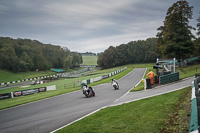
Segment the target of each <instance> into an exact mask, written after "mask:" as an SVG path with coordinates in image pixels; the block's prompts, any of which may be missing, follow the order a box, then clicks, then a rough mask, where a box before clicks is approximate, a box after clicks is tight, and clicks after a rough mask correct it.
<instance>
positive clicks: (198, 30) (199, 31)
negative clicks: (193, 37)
mask: <svg viewBox="0 0 200 133" xmlns="http://www.w3.org/2000/svg"><path fill="white" fill-rule="evenodd" d="M199 14H200V12H199ZM197 22H198V23H197V35H200V16H199V18H198V19H197Z"/></svg>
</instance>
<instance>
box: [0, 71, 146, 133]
mask: <svg viewBox="0 0 200 133" xmlns="http://www.w3.org/2000/svg"><path fill="white" fill-rule="evenodd" d="M145 70H146V69H145V68H137V69H134V70H133V71H131V72H130V73H129V74H127V75H126V76H124V77H123V78H121V79H119V80H118V83H119V86H120V89H119V90H114V88H113V87H112V86H111V84H110V83H107V84H103V85H99V86H95V87H93V88H94V89H95V93H96V96H95V97H91V98H85V97H84V95H83V94H82V91H81V90H79V91H75V92H71V93H67V94H64V95H60V96H56V97H52V98H48V99H44V100H40V101H37V102H33V103H29V104H25V105H22V106H17V107H14V108H10V109H5V110H1V111H0V132H1V133H49V132H51V131H54V130H56V129H58V128H60V127H62V126H64V125H67V124H69V123H71V122H73V121H74V120H77V119H79V118H81V117H83V116H85V115H87V114H89V113H91V112H93V111H95V110H97V109H99V108H102V107H105V106H108V105H111V104H113V102H114V101H117V99H119V98H120V97H123V95H124V94H126V93H127V92H128V91H129V90H130V89H131V88H132V87H133V86H134V85H136V84H137V83H138V82H139V81H140V80H141V79H142V78H143V75H144V73H145Z"/></svg>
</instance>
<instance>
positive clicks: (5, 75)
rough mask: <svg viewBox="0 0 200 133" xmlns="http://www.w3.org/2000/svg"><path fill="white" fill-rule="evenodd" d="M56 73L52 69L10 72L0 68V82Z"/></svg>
mask: <svg viewBox="0 0 200 133" xmlns="http://www.w3.org/2000/svg"><path fill="white" fill-rule="evenodd" d="M54 74H56V73H55V72H52V71H39V72H18V73H13V72H9V71H7V70H0V83H5V82H11V81H18V80H22V79H28V78H34V77H41V76H47V75H54Z"/></svg>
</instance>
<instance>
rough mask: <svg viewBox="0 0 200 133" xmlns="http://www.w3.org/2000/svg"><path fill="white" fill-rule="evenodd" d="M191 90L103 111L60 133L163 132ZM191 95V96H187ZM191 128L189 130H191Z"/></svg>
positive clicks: (58, 132) (59, 132)
mask: <svg viewBox="0 0 200 133" xmlns="http://www.w3.org/2000/svg"><path fill="white" fill-rule="evenodd" d="M190 91H191V89H190V88H187V89H183V90H179V91H175V92H172V93H168V94H163V95H160V96H156V97H152V98H147V99H143V100H139V101H135V102H131V103H127V104H123V105H119V106H115V107H109V108H106V109H102V110H101V111H98V112H96V113H94V114H92V115H90V116H88V117H86V118H84V119H82V120H80V121H78V122H75V123H73V124H72V125H70V126H67V127H65V128H63V129H61V130H59V131H57V133H66V132H70V133H79V132H80V131H81V132H82V133H87V132H90V133H91V132H93V133H94V132H95V133H108V132H109V133H145V132H146V133H159V132H161V129H163V128H164V127H165V124H166V122H167V121H168V119H169V115H168V114H170V113H172V112H174V109H175V107H176V105H177V102H178V101H180V100H179V99H180V98H181V97H185V94H188V92H190ZM187 96H190V95H187ZM188 128H189V127H188Z"/></svg>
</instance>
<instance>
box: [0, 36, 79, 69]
mask: <svg viewBox="0 0 200 133" xmlns="http://www.w3.org/2000/svg"><path fill="white" fill-rule="evenodd" d="M81 63H82V57H81V55H80V54H79V53H75V52H70V50H69V49H67V48H61V47H60V46H55V45H51V44H43V43H41V42H39V41H36V40H30V39H12V38H9V37H0V68H1V69H7V70H9V71H14V72H19V71H23V72H25V71H35V70H49V69H50V68H65V69H67V68H70V67H74V66H78V65H79V64H81Z"/></svg>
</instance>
